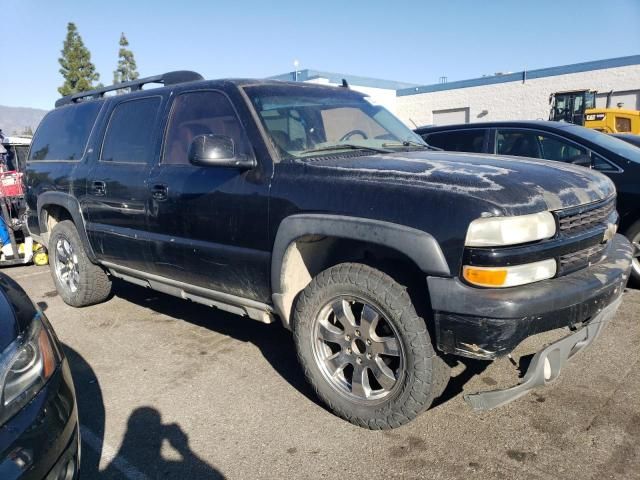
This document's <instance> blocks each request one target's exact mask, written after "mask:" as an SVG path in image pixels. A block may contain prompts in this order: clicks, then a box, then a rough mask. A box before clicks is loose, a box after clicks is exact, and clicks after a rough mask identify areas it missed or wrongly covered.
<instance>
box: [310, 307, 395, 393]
mask: <svg viewBox="0 0 640 480" xmlns="http://www.w3.org/2000/svg"><path fill="white" fill-rule="evenodd" d="M313 354H314V358H315V361H316V364H317V365H318V367H319V368H320V371H321V372H322V375H323V376H324V378H325V380H326V381H327V382H328V383H329V384H330V385H331V386H332V387H333V388H334V389H335V390H337V391H338V392H339V393H340V394H342V395H343V396H345V397H347V398H348V399H349V400H351V401H355V402H357V403H361V404H366V405H371V404H376V403H380V402H382V401H385V400H386V399H387V398H388V397H389V396H391V395H393V394H394V393H395V392H396V391H397V390H398V389H399V387H400V385H401V383H402V380H403V377H404V375H405V365H406V359H405V353H404V348H403V345H402V342H401V340H400V336H399V335H398V332H397V330H396V329H395V327H394V326H393V324H392V323H391V322H390V321H389V320H388V319H387V318H386V317H385V315H384V314H382V312H381V311H380V310H379V309H377V308H376V307H375V306H373V305H372V304H371V303H369V302H367V301H366V300H363V299H359V298H356V297H353V296H339V297H336V298H334V299H332V300H331V301H329V302H327V304H326V305H325V306H324V307H323V308H321V309H320V312H319V314H318V315H317V316H316V318H315V322H314V328H313Z"/></svg>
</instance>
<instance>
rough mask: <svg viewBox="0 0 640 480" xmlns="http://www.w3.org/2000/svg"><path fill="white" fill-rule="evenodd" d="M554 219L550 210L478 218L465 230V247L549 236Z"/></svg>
mask: <svg viewBox="0 0 640 480" xmlns="http://www.w3.org/2000/svg"><path fill="white" fill-rule="evenodd" d="M555 234H556V220H555V218H554V217H553V215H552V214H551V212H540V213H534V214H531V215H520V216H516V217H488V218H478V219H476V220H474V221H473V222H471V224H470V225H469V230H468V231H467V239H466V240H465V245H466V246H467V247H501V246H505V245H517V244H519V243H527V242H534V241H536V240H543V239H545V238H551V237H553V236H554V235H555Z"/></svg>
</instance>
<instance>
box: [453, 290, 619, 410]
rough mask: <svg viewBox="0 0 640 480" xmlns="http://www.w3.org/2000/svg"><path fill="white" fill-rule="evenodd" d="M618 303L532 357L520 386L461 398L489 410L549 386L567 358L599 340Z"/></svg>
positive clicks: (474, 406) (617, 301) (614, 303)
mask: <svg viewBox="0 0 640 480" xmlns="http://www.w3.org/2000/svg"><path fill="white" fill-rule="evenodd" d="M621 302H622V298H620V297H618V299H617V300H616V301H614V302H613V303H612V304H611V305H609V306H608V307H606V308H605V309H604V310H603V311H602V312H600V313H599V314H597V315H596V316H595V317H594V319H593V320H591V321H590V322H589V323H588V324H587V325H586V326H585V327H584V328H581V329H580V330H578V331H577V332H574V333H572V334H570V335H568V336H566V337H564V338H563V339H561V340H558V341H557V342H555V343H552V344H551V345H549V346H548V347H546V348H544V349H543V350H540V351H539V352H538V353H536V354H535V355H534V357H533V359H532V360H531V364H530V365H529V368H528V369H527V373H526V374H525V376H524V378H523V379H522V382H521V383H519V384H518V385H516V386H514V387H511V388H506V389H504V390H491V391H488V392H479V393H473V394H467V395H465V396H464V399H465V401H466V402H467V403H468V404H469V405H471V407H473V409H474V410H491V409H493V408H496V407H500V406H502V405H505V404H507V403H509V402H512V401H513V400H516V399H517V398H520V397H522V396H523V395H526V394H527V393H529V392H530V391H531V390H533V389H534V388H536V387H541V386H544V385H547V384H549V383H551V382H553V381H554V380H555V379H556V378H558V376H559V375H560V371H561V370H562V367H563V366H564V365H565V364H566V363H567V361H568V360H569V359H570V358H571V357H573V356H574V355H575V354H576V353H578V352H579V351H581V350H583V349H584V348H586V347H588V346H589V345H591V344H592V343H593V342H594V341H595V340H596V339H597V338H598V337H599V336H600V333H601V332H602V330H603V329H604V327H605V325H606V324H607V323H608V322H609V320H611V318H612V317H613V316H614V315H615V313H616V311H617V310H618V307H619V306H620V303H621Z"/></svg>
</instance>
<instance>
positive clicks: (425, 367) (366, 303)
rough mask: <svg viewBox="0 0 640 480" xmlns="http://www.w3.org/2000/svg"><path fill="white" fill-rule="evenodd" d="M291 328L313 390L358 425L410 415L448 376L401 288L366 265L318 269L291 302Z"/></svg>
mask: <svg viewBox="0 0 640 480" xmlns="http://www.w3.org/2000/svg"><path fill="white" fill-rule="evenodd" d="M425 294H426V292H425ZM294 334H295V342H296V347H297V350H298V358H299V360H300V362H301V364H302V366H303V368H304V371H305V374H306V376H307V379H308V380H309V382H310V383H311V385H312V386H313V387H314V389H315V391H316V392H317V394H318V396H319V397H320V398H321V399H322V400H323V401H324V402H325V403H326V404H327V405H328V406H329V408H330V409H331V410H332V411H333V412H334V413H336V414H337V415H338V416H340V417H342V418H344V419H346V420H348V421H350V422H352V423H354V424H356V425H360V426H362V427H366V428H371V429H387V428H394V427H398V426H400V425H402V424H404V423H407V422H409V421H410V420H412V419H413V418H415V417H416V416H417V415H418V414H420V413H421V412H422V411H424V410H426V409H427V408H428V407H429V406H430V405H431V402H432V401H433V400H434V399H435V398H436V397H437V396H438V395H440V393H441V392H442V390H443V389H444V387H445V385H446V383H447V381H448V378H449V369H448V367H447V366H446V364H445V363H444V361H442V359H440V358H439V357H438V356H437V355H436V353H435V351H434V349H433V346H432V344H431V339H430V337H429V333H428V332H427V328H426V324H425V321H424V320H423V319H422V318H421V317H419V316H418V314H417V313H416V311H415V308H414V306H413V304H412V302H411V299H410V297H409V295H408V293H407V291H406V289H405V288H404V287H403V286H402V285H400V284H399V283H397V282H396V281H395V280H394V279H393V278H391V277H390V276H388V275H387V274H385V273H383V272H381V271H379V270H376V269H374V268H371V267H369V266H367V265H362V264H355V263H344V264H340V265H336V266H334V267H331V268H329V269H327V270H325V271H323V272H322V273H320V274H319V275H318V276H317V277H315V278H314V279H313V280H312V281H311V283H310V284H309V285H308V286H307V287H306V288H305V289H304V290H303V291H302V293H301V294H300V297H299V299H298V301H297V303H296V309H295V313H294Z"/></svg>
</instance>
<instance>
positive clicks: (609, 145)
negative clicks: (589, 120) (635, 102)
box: [565, 125, 640, 163]
mask: <svg viewBox="0 0 640 480" xmlns="http://www.w3.org/2000/svg"><path fill="white" fill-rule="evenodd" d="M565 128H566V129H567V130H570V131H571V132H572V133H573V134H575V135H579V136H581V137H582V138H584V139H585V140H589V141H590V142H593V143H595V144H596V145H598V146H600V147H602V148H606V149H607V150H611V151H612V152H613V153H615V154H617V155H620V156H621V157H624V158H626V159H627V160H631V161H632V162H635V163H640V148H638V147H635V146H633V145H631V144H630V143H627V142H625V141H623V140H620V139H619V138H615V137H612V136H611V135H607V134H606V133H602V132H598V131H597V130H592V129H590V128H584V127H579V126H576V125H567V126H566V127H565Z"/></svg>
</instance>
